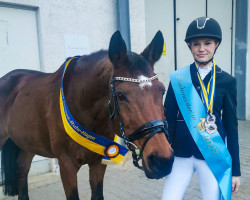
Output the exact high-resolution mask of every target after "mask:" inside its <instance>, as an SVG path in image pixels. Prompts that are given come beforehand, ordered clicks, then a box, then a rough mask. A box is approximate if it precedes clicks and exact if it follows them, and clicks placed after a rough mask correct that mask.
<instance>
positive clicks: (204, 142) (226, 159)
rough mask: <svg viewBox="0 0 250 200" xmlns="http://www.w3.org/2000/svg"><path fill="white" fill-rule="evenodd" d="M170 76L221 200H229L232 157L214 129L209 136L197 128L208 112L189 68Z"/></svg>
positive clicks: (184, 116) (178, 100)
mask: <svg viewBox="0 0 250 200" xmlns="http://www.w3.org/2000/svg"><path fill="white" fill-rule="evenodd" d="M169 77H170V80H171V84H172V86H173V90H174V94H175V97H176V100H177V103H178V106H179V109H180V111H181V113H182V115H183V118H184V120H185V123H186V125H187V127H188V129H189V131H190V133H191V135H192V137H193V139H194V141H195V143H196V145H197V146H198V148H199V150H200V152H201V153H202V155H203V157H204V159H205V160H206V163H207V165H208V166H209V168H210V170H211V171H212V173H213V175H214V177H215V179H216V180H217V182H218V185H219V188H220V191H221V193H222V197H223V200H231V187H232V167H231V166H232V158H231V156H230V154H229V152H228V150H227V148H226V145H225V143H224V142H223V140H222V138H221V136H220V134H219V133H218V131H217V130H216V131H215V132H214V133H213V134H209V133H208V132H207V131H206V130H205V129H201V127H200V126H199V124H200V119H201V118H205V117H206V115H207V113H206V110H205V108H204V105H203V103H202V101H201V98H200V96H199V95H198V93H197V91H196V89H195V88H194V86H193V84H192V79H191V74H190V66H187V67H184V68H181V69H179V70H178V71H175V72H173V73H171V74H170V75H169Z"/></svg>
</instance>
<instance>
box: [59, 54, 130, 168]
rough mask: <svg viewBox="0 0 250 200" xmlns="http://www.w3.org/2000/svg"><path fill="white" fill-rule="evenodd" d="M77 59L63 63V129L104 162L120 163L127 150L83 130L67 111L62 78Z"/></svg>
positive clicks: (61, 107) (61, 108)
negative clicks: (102, 157) (101, 157)
mask: <svg viewBox="0 0 250 200" xmlns="http://www.w3.org/2000/svg"><path fill="white" fill-rule="evenodd" d="M77 58H79V57H72V58H68V59H67V60H66V61H65V65H64V71H63V75H62V79H61V88H60V110H61V117H62V121H63V125H64V129H65V131H66V132H67V134H68V135H69V136H70V137H71V138H72V139H73V140H74V141H75V142H77V143H78V144H80V145H82V146H83V147H85V148H87V149H89V150H91V151H93V152H95V153H97V154H100V155H102V156H105V157H104V158H105V159H106V160H112V161H114V162H117V163H120V162H121V161H122V160H123V159H124V158H125V157H126V156H127V153H128V151H129V150H128V149H127V148H125V147H124V146H122V145H120V144H118V143H116V142H115V141H113V140H110V139H108V138H105V137H103V136H100V135H98V134H96V133H93V132H91V131H90V130H88V129H86V128H84V127H83V126H81V125H80V124H79V123H78V122H77V121H76V120H75V119H74V118H73V116H72V115H71V113H70V111H69V108H68V106H67V103H66V100H65V96H64V92H63V78H64V74H65V71H66V69H67V67H68V66H69V63H70V62H71V61H72V60H73V59H77Z"/></svg>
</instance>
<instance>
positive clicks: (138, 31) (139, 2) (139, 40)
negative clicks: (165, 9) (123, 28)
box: [129, 0, 146, 53]
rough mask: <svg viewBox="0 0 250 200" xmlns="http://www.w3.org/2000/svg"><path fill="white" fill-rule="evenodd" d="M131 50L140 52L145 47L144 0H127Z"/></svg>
mask: <svg viewBox="0 0 250 200" xmlns="http://www.w3.org/2000/svg"><path fill="white" fill-rule="evenodd" d="M129 15H130V37H131V51H133V52H135V53H141V52H142V51H143V50H144V48H145V47H146V36H145V5H144V0H136V1H135V0H129Z"/></svg>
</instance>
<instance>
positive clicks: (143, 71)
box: [0, 31, 173, 200]
mask: <svg viewBox="0 0 250 200" xmlns="http://www.w3.org/2000/svg"><path fill="white" fill-rule="evenodd" d="M163 42H164V41H163V36H162V33H161V32H160V31H158V32H157V34H156V35H155V37H154V38H153V40H152V42H151V43H150V44H149V45H148V46H147V47H146V48H145V50H144V51H143V52H142V53H141V54H140V55H138V54H136V53H133V52H130V51H127V47H126V44H125V42H124V40H123V39H122V36H121V34H120V32H119V31H117V32H115V33H114V34H113V36H112V37H111V39H110V44H109V49H108V51H105V50H101V51H98V52H95V53H92V54H90V55H83V56H81V57H80V58H78V59H75V60H74V63H73V64H72V65H71V66H70V67H68V69H67V71H66V73H65V74H64V79H63V84H64V88H63V91H64V94H65V99H66V101H67V104H68V107H69V110H70V112H71V114H72V115H73V116H74V118H75V119H76V120H77V121H78V122H79V124H81V125H82V126H84V127H86V128H87V129H89V130H91V131H93V132H95V133H96V134H99V135H101V136H104V137H106V138H108V139H113V138H114V135H115V133H117V134H118V135H120V136H123V137H124V140H125V141H126V144H127V145H128V148H129V149H130V150H131V151H132V154H133V155H134V156H133V157H134V160H135V161H138V157H139V158H142V165H143V167H142V168H143V170H144V172H145V174H146V176H147V177H148V178H154V179H159V178H162V177H164V176H166V175H167V174H169V173H170V172H171V169H172V164H173V151H172V149H171V147H170V145H169V143H168V140H167V138H166V131H165V129H166V127H165V125H166V124H165V120H164V108H163V105H162V101H163V99H162V98H163V93H164V91H165V88H164V85H163V84H162V83H161V82H160V81H159V80H158V79H157V78H154V79H149V78H150V77H154V76H155V73H154V64H155V62H156V61H158V60H159V59H160V57H161V54H162V49H163ZM63 70H64V64H63V65H62V66H61V67H60V68H59V69H58V70H57V71H56V72H55V73H43V72H37V71H32V70H14V71H12V72H10V73H8V74H6V75H5V76H3V77H2V78H1V79H0V105H1V106H0V150H1V149H2V178H3V185H4V186H3V188H4V193H5V195H10V196H14V195H18V199H19V200H28V199H29V196H28V183H27V176H28V173H29V169H30V166H31V162H32V159H33V157H34V155H41V156H44V157H49V158H57V159H58V162H59V166H60V175H61V180H62V183H63V187H64V190H65V195H66V198H67V199H68V200H77V199H79V195H78V188H77V172H78V170H79V169H80V168H81V166H82V165H85V164H88V166H89V181H90V186H91V199H92V200H97V199H98V200H99V199H104V197H103V179H104V174H105V170H106V165H103V164H101V160H102V157H103V156H102V155H99V154H97V153H94V152H92V151H90V150H88V149H87V148H85V147H83V146H81V145H79V144H78V143H76V142H75V141H74V140H72V139H71V138H70V137H69V135H68V134H67V133H66V131H65V129H64V126H63V122H62V117H61V113H60V105H59V98H60V97H59V96H60V82H61V78H62V75H63ZM117 77H123V78H122V79H123V80H125V79H126V78H127V79H126V80H130V79H131V80H139V81H138V82H136V81H135V82H133V81H122V80H117V79H116V78H117ZM143 78H144V79H145V78H146V80H147V81H140V80H141V79H143ZM111 86H112V88H113V89H112V88H111ZM110 98H111V101H110ZM108 102H110V106H108ZM109 107H111V108H114V110H112V109H111V115H110V110H109ZM112 112H113V114H112ZM114 113H115V115H116V117H114ZM110 117H111V118H113V120H110ZM163 124H165V125H163ZM120 130H122V131H120ZM130 136H131V137H130ZM146 144H147V145H146ZM134 147H136V148H138V149H140V151H141V153H140V155H138V153H137V155H136V153H135V148H134ZM136 159H137V160H136Z"/></svg>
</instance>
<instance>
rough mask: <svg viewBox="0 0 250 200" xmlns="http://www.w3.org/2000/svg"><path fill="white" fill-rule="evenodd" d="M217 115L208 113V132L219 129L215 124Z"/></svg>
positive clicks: (206, 121)
mask: <svg viewBox="0 0 250 200" xmlns="http://www.w3.org/2000/svg"><path fill="white" fill-rule="evenodd" d="M215 120H216V118H215V115H208V116H207V118H206V120H205V123H204V125H205V129H206V131H207V133H209V134H214V133H215V132H216V131H217V125H216V124H215Z"/></svg>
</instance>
